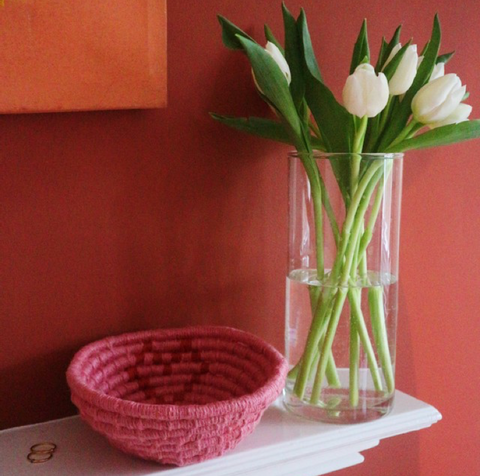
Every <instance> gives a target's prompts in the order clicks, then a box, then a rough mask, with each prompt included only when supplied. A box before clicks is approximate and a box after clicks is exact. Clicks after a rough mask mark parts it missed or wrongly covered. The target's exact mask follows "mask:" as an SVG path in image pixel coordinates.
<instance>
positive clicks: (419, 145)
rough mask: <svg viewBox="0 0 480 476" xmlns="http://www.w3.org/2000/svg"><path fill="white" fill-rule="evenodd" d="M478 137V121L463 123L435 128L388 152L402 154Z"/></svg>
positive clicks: (401, 143)
mask: <svg viewBox="0 0 480 476" xmlns="http://www.w3.org/2000/svg"><path fill="white" fill-rule="evenodd" d="M479 137H480V120H478V119H477V120H474V121H465V122H460V123H459V124H450V125H448V126H442V127H437V128H436V129H432V130H430V131H428V132H425V133H424V134H420V135H418V136H416V137H413V138H412V139H407V140H404V141H402V142H400V143H399V144H397V145H395V146H394V147H392V149H391V150H389V152H404V151H407V150H414V149H426V148H428V147H438V146H442V145H449V144H455V143H457V142H463V141H466V140H470V139H477V138H479Z"/></svg>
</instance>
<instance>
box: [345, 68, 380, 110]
mask: <svg viewBox="0 0 480 476" xmlns="http://www.w3.org/2000/svg"><path fill="white" fill-rule="evenodd" d="M342 96H343V104H344V105H345V108H346V109H347V111H348V112H349V113H350V114H353V115H355V116H358V117H364V116H367V117H375V116H376V115H377V114H378V113H379V112H381V111H383V109H384V108H385V106H386V105H387V102H388V81H387V78H386V77H385V75H384V74H383V73H379V74H378V76H377V75H376V74H375V69H374V67H373V66H372V65H371V64H361V65H359V66H357V68H356V69H355V71H354V73H353V74H351V75H350V76H349V77H348V78H347V81H346V82H345V86H344V88H343V94H342Z"/></svg>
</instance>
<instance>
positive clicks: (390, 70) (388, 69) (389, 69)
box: [383, 40, 412, 81]
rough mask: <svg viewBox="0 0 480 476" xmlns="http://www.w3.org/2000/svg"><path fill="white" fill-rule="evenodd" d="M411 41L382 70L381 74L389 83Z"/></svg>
mask: <svg viewBox="0 0 480 476" xmlns="http://www.w3.org/2000/svg"><path fill="white" fill-rule="evenodd" d="M411 42H412V40H410V41H409V42H408V43H406V44H405V45H403V46H402V47H401V48H400V49H399V50H398V52H397V54H396V55H395V56H394V57H393V58H392V59H391V61H390V62H389V63H388V64H387V66H385V69H384V70H383V74H384V75H385V76H386V77H387V79H388V80H389V81H390V80H391V79H392V77H393V75H394V74H395V71H397V68H398V65H399V64H400V62H401V61H402V59H403V57H404V56H405V53H406V52H407V49H408V47H409V46H410V43H411Z"/></svg>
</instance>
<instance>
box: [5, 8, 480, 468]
mask: <svg viewBox="0 0 480 476" xmlns="http://www.w3.org/2000/svg"><path fill="white" fill-rule="evenodd" d="M287 3H288V6H289V7H290V8H291V9H292V10H293V11H294V12H297V8H298V6H299V5H300V2H298V1H293V0H292V1H289V2H287ZM302 5H303V6H305V8H306V9H307V12H308V14H309V19H310V26H311V29H312V30H313V37H314V43H315V44H316V49H317V54H318V56H319V60H320V64H321V66H322V67H323V73H324V76H325V78H326V81H327V82H328V83H330V84H331V85H332V87H333V89H334V90H335V92H336V93H337V94H338V93H339V91H340V90H341V87H342V83H343V80H344V78H345V76H346V71H347V70H348V65H349V56H350V53H351V49H352V47H353V42H354V40H355V36H356V34H357V30H358V28H359V27H360V24H361V21H362V19H363V17H367V18H368V20H369V28H370V34H371V41H372V45H373V46H372V50H373V51H375V52H376V51H377V49H378V45H379V40H380V38H381V35H382V34H385V33H387V34H388V35H390V34H391V32H392V31H393V29H394V28H395V27H396V26H397V25H398V24H399V23H404V36H403V38H404V41H405V39H407V38H409V37H410V36H413V35H414V37H415V40H416V41H417V42H418V43H419V44H423V43H424V42H425V41H426V39H427V38H428V36H429V33H430V28H431V21H432V18H433V14H434V12H435V11H438V12H439V14H440V19H441V21H442V25H443V28H444V41H443V48H442V51H443V52H447V51H450V50H452V49H456V50H457V55H456V57H455V58H454V59H453V60H452V62H451V63H450V64H449V65H448V70H449V71H454V72H456V73H458V74H459V75H460V77H461V78H462V80H463V81H464V82H465V83H466V84H467V86H468V89H469V90H470V92H471V99H469V102H470V103H471V104H472V105H473V106H474V113H473V116H478V115H479V113H478V111H479V110H480V107H479V106H480V84H479V82H478V64H479V52H480V47H479V34H478V25H479V24H480V7H479V6H478V0H465V1H464V2H462V3H461V4H459V3H458V2H457V3H455V2H452V1H447V0H441V1H434V0H422V1H420V0H406V1H398V0H395V1H391V2H389V3H388V7H386V6H383V5H387V3H386V2H380V1H377V0H372V1H360V0H359V1H357V2H351V1H349V0H337V1H335V2H326V1H324V2H319V1H313V0H304V1H303V2H302ZM217 12H218V13H222V14H224V15H225V16H227V17H229V18H230V19H232V20H233V21H234V22H238V23H239V24H241V25H242V26H243V27H245V28H246V29H247V30H248V32H249V33H250V34H252V35H254V36H256V37H257V38H261V32H262V24H263V22H264V21H268V23H269V24H270V26H271V27H272V28H273V29H274V30H275V31H277V32H279V31H281V28H280V24H281V15H280V2H273V1H269V2H267V1H263V2H259V1H258V0H257V1H255V0H243V1H241V2H240V1H238V0H228V1H227V0H223V1H221V0H208V1H202V2H192V1H191V0H171V1H170V2H169V5H168V13H169V19H168V50H169V58H168V68H169V71H168V76H169V106H168V108H167V109H164V110H157V111H118V112H91V113H77V114H50V115H24V116H1V117H0V130H1V131H2V132H1V134H0V154H1V156H0V157H1V159H0V177H1V179H0V180H1V184H2V187H0V223H1V232H0V257H1V259H0V312H1V318H0V319H1V320H0V326H1V327H0V426H1V427H2V428H7V427H11V426H15V425H21V424H26V423H32V422H38V421H42V420H47V419H50V418H55V417H60V416H64V415H69V414H72V413H73V411H74V409H73V407H72V406H71V404H70V403H69V397H68V389H67V387H66V384H65V380H64V372H65V369H66V367H67V365H68V362H69V360H70V359H71V357H72V355H73V353H74V351H75V350H76V349H78V348H79V347H80V346H82V345H84V344H86V343H87V342H89V341H92V340H94V339H97V338H100V337H103V336H106V335H108V334H116V333H120V332H123V331H131V330H136V329H145V328H151V327H164V326H184V325H189V324H193V323H195V324H199V323H200V324H207V323H215V324H225V325H232V326H236V327H239V328H243V329H247V330H249V331H252V332H255V333H257V334H259V335H260V336H262V337H263V338H265V339H267V340H269V341H270V342H272V343H273V344H275V345H277V346H278V347H279V348H281V347H282V341H283V308H284V303H283V301H284V277H283V276H284V273H285V269H286V240H287V234H286V207H287V203H286V194H287V188H286V187H287V182H286V160H285V151H286V149H285V148H284V147H282V146H279V145H277V144H275V143H268V142H263V141H261V140H257V139H255V138H251V137H246V136H244V135H241V134H239V133H235V132H233V131H231V130H227V129H226V128H223V127H222V126H220V125H218V124H216V123H214V122H213V121H212V120H210V119H209V117H208V116H207V112H208V111H216V112H221V113H231V114H238V115H244V114H257V115H259V114H263V113H265V114H268V111H266V108H265V106H264V105H263V104H261V103H260V100H259V99H258V98H257V95H256V93H255V92H254V90H253V87H252V85H251V82H250V71H249V67H248V65H247V64H246V61H245V60H244V58H243V56H242V55H240V54H235V53H233V52H230V51H227V50H226V49H224V48H223V46H222V44H221V40H220V31H219V27H218V24H217V21H216V18H215V14H216V13H217ZM479 154H480V142H477V143H467V144H464V145H460V146H451V147H449V148H444V149H439V150H434V151H425V152H421V153H420V152H418V153H416V152H412V153H409V154H408V156H407V158H406V160H405V175H404V177H405V182H404V184H405V187H404V205H403V212H402V219H403V224H402V246H401V287H400V322H399V339H398V372H397V374H398V377H397V381H398V387H399V388H400V389H402V390H404V391H406V392H408V393H410V394H412V395H414V396H417V397H418V398H420V399H422V400H425V401H427V402H429V403H431V404H433V405H434V406H436V407H437V408H438V409H439V410H440V411H441V412H442V414H443V416H444V419H443V421H441V422H440V423H438V424H436V425H435V426H434V427H433V428H431V429H429V430H423V431H422V432H420V433H418V434H409V435H405V436H400V437H396V438H393V439H391V440H388V441H384V442H382V444H381V446H380V447H379V448H378V449H374V450H371V451H369V452H368V453H367V455H366V457H367V458H366V462H365V463H364V464H363V465H361V466H358V467H357V468H352V469H348V470H344V471H341V472H339V473H338V474H339V475H342V476H343V475H346V476H347V475H349V476H355V475H381V476H383V475H389V476H405V475H419V476H430V475H437V476H443V475H456V474H460V473H461V474H464V475H466V476H475V475H477V474H480V459H479V458H478V441H479V437H480V424H479V419H478V417H477V413H478V411H479V410H480V405H479V403H478V402H479V400H478V391H479V382H480V373H479V372H480V371H479V368H480V366H479V365H478V363H477V361H478V354H477V349H478V342H479V341H480V326H479V325H478V316H477V313H478V309H479V308H480V293H479V291H478V289H479V288H478V285H477V278H478V263H480V243H479V240H478V236H479V235H480V220H479V218H478V216H479V215H478V209H479V208H480V195H479V193H478V176H479V174H480V161H479V159H478V157H479Z"/></svg>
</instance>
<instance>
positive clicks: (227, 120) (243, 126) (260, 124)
mask: <svg viewBox="0 0 480 476" xmlns="http://www.w3.org/2000/svg"><path fill="white" fill-rule="evenodd" d="M210 115H211V116H212V117H213V119H215V120H216V121H218V122H221V123H222V124H225V125H227V126H229V127H232V128H233V129H237V130H239V131H243V132H248V133H249V134H253V135H256V136H259V137H263V138H265V139H271V140H274V141H277V142H283V143H285V144H292V140H291V139H290V137H289V135H288V134H287V132H286V131H285V127H284V126H283V124H281V123H280V122H277V121H272V120H271V119H264V118H262V117H232V116H221V115H220V114H215V113H210Z"/></svg>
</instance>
